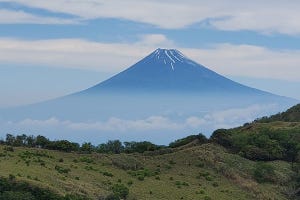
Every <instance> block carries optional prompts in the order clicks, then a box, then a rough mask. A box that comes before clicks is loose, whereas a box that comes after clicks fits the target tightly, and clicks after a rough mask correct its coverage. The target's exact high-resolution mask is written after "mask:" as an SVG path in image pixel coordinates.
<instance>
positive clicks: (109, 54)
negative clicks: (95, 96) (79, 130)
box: [0, 0, 300, 107]
mask: <svg viewBox="0 0 300 200" xmlns="http://www.w3.org/2000/svg"><path fill="white" fill-rule="evenodd" d="M299 10H300V3H299V1H293V0H292V1H289V2H288V3H287V2H286V1H282V0H276V1H271V0H266V1H258V0H253V1H251V2H247V3H246V2H244V1H243V2H242V1H235V0H227V1H214V0H210V1H206V0H205V1H195V0H187V1H177V0H172V1H171V0H165V1H158V0H153V1H145V0H127V1H124V0H110V1H107V0H106V1H105V0H77V1H69V0H51V1H40V0H9V1H8V0H6V1H5V0H0V95H1V99H0V107H6V106H14V105H21V104H28V103H33V102H38V101H43V100H46V99H51V98H55V97H58V96H63V95H65V94H69V93H72V92H75V91H79V90H82V89H84V88H87V87H89V86H91V85H94V84H96V83H98V82H100V81H102V80H104V79H106V78H108V77H110V76H111V75H113V74H115V73H118V72H119V71H121V70H123V69H125V68H127V67H129V66H130V65H131V64H133V63H135V62H137V61H138V60H139V59H141V58H143V57H144V56H146V55H147V54H149V53H151V52H152V51H154V50H155V49H156V48H159V47H161V48H176V49H178V50H180V51H181V52H182V53H183V54H185V55H186V56H188V57H190V58H191V59H193V60H195V61H197V62H199V63H201V64H204V65H205V66H207V67H208V68H210V69H212V70H214V71H216V72H218V73H220V74H223V75H225V76H227V77H229V78H232V79H233V80H236V81H239V82H241V83H244V84H247V85H250V86H253V87H256V88H259V89H263V90H267V91H270V92H274V93H276V94H280V95H285V96H290V97H294V98H298V99H300V93H299V92H298V91H300V66H299V64H300V21H299V19H300V13H299Z"/></svg>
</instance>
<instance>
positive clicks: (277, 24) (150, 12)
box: [0, 0, 300, 35]
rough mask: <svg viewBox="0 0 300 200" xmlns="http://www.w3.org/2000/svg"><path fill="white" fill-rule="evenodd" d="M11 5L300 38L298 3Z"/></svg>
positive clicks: (61, 1)
mask: <svg viewBox="0 0 300 200" xmlns="http://www.w3.org/2000/svg"><path fill="white" fill-rule="evenodd" d="M1 1H6V0H0V2H1ZM11 2H15V3H19V4H22V5H25V6H28V7H33V8H39V9H45V10H48V11H51V12H59V13H66V14H71V15H74V16H78V17H80V18H81V19H82V20H89V19H97V18H116V19H127V20H131V21H136V22H142V23H148V24H152V25H156V26H158V27H161V28H165V29H176V28H184V27H187V26H189V25H192V24H195V23H202V22H204V21H205V22H206V23H205V24H208V25H210V26H212V27H214V28H216V29H220V30H232V31H237V30H251V31H257V32H261V33H267V34H270V33H274V32H276V33H283V34H291V35H298V34H300V22H299V20H298V19H299V18H300V13H299V10H300V2H299V1H289V2H286V1H284V0H277V1H271V0H266V1H259V0H253V1H248V2H245V1H236V0H227V1H219V0H202V1H194V0H186V1H180V0H172V1H169V0H168V1H157V0H154V1H147V0H128V1H123V0H110V1H106V0H77V1H69V0H51V1H40V0H12V1H11ZM0 16H1V17H2V16H3V15H0ZM0 21H2V20H0Z"/></svg>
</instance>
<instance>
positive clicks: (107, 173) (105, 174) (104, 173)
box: [102, 172, 114, 177]
mask: <svg viewBox="0 0 300 200" xmlns="http://www.w3.org/2000/svg"><path fill="white" fill-rule="evenodd" d="M102 174H103V175H104V176H108V177H113V176H114V175H113V174H112V173H110V172H102Z"/></svg>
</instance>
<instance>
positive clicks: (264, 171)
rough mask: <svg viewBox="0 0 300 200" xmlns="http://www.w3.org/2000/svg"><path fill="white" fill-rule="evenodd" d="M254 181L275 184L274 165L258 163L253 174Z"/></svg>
mask: <svg viewBox="0 0 300 200" xmlns="http://www.w3.org/2000/svg"><path fill="white" fill-rule="evenodd" d="M253 176H254V179H255V180H256V181H257V182H259V183H263V182H274V177H275V171H274V167H273V166H272V165H269V164H267V163H262V162H260V163H257V164H256V165H255V168H254V173H253Z"/></svg>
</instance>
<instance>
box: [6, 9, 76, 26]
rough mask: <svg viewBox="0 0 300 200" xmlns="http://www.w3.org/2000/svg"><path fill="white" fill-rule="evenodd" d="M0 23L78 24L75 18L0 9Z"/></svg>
mask: <svg viewBox="0 0 300 200" xmlns="http://www.w3.org/2000/svg"><path fill="white" fill-rule="evenodd" d="M0 16H1V17H0V24H79V23H80V22H79V20H76V19H62V18H58V17H45V16H39V15H34V14H31V13H27V12H24V11H21V10H17V11H15V10H7V9H0Z"/></svg>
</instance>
